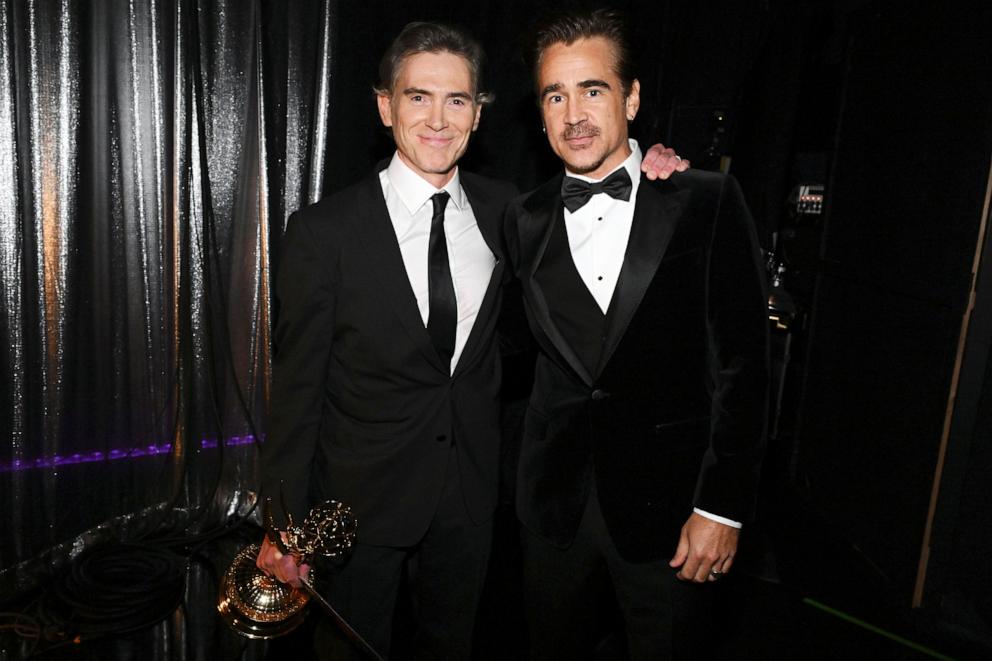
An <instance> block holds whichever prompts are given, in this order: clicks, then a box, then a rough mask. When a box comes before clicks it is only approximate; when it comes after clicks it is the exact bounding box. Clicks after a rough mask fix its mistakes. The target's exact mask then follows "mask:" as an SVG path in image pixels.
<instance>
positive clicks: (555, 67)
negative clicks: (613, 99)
mask: <svg viewBox="0 0 992 661" xmlns="http://www.w3.org/2000/svg"><path fill="white" fill-rule="evenodd" d="M615 61H616V55H615V54H614V52H613V44H612V43H610V41H609V40H607V39H605V38H604V37H591V38H588V39H585V38H583V39H576V40H575V41H574V42H572V43H571V44H564V43H557V44H553V45H551V46H549V47H548V48H546V49H545V50H544V52H543V53H542V54H541V66H540V67H539V69H538V83H539V87H544V86H545V85H549V84H553V83H561V84H566V85H567V84H569V83H574V82H579V81H583V80H593V79H598V80H607V81H610V80H613V79H615V78H616V77H617V76H616V73H615V72H614V64H615Z"/></svg>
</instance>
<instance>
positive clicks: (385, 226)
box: [354, 161, 446, 371]
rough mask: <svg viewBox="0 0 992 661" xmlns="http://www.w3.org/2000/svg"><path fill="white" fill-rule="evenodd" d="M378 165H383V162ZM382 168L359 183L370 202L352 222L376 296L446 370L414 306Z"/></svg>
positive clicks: (428, 356) (427, 355)
mask: <svg viewBox="0 0 992 661" xmlns="http://www.w3.org/2000/svg"><path fill="white" fill-rule="evenodd" d="M386 164H388V161H387V162H386ZM380 165H383V167H384V164H380ZM381 169H382V168H377V171H376V172H375V174H373V175H372V176H371V177H368V178H367V179H365V181H364V182H362V186H364V187H365V188H366V189H367V190H365V191H364V195H363V199H367V200H370V203H369V204H368V205H366V206H364V207H363V208H362V210H361V212H360V213H359V214H358V215H357V216H356V222H355V223H354V228H355V232H356V234H357V235H358V237H359V239H360V240H361V242H362V244H363V245H364V246H365V250H366V252H367V253H368V255H369V264H370V265H374V266H373V269H372V270H373V271H374V273H375V275H376V278H377V279H378V280H379V284H380V285H381V287H380V290H379V291H378V292H376V293H375V296H377V297H381V298H382V299H384V302H385V304H386V305H388V306H389V307H390V308H391V309H392V310H393V311H394V312H395V313H396V316H397V317H398V318H399V322H400V325H401V326H402V327H403V329H404V330H405V331H406V333H407V334H408V335H409V336H410V339H411V340H412V341H413V343H414V344H415V345H416V346H417V348H418V349H419V350H420V352H421V353H422V354H423V355H424V358H426V359H427V361H428V362H430V364H431V365H433V366H435V367H436V368H437V369H439V370H443V371H446V370H445V368H444V366H443V365H442V364H441V359H440V358H439V357H438V355H437V352H436V351H435V350H434V345H433V344H432V343H431V338H430V335H428V334H427V329H426V328H425V327H424V320H423V318H421V316H420V309H419V308H418V307H417V297H416V295H415V294H414V293H413V287H411V286H410V278H409V276H408V275H407V273H406V267H404V266H403V255H402V253H400V246H399V244H398V243H397V242H396V231H395V230H394V229H393V224H392V222H391V221H390V219H389V210H388V209H387V208H386V199H385V198H384V197H383V195H382V183H381V182H380V181H379V173H378V170H381Z"/></svg>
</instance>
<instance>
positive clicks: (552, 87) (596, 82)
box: [541, 78, 612, 99]
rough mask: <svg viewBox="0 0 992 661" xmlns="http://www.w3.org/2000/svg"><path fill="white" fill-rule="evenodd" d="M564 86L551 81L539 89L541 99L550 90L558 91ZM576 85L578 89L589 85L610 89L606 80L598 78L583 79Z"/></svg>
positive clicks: (550, 91)
mask: <svg viewBox="0 0 992 661" xmlns="http://www.w3.org/2000/svg"><path fill="white" fill-rule="evenodd" d="M564 87H565V86H564V85H562V84H561V83H552V84H551V85H548V86H547V87H545V88H544V89H542V90H541V98H542V99H543V98H544V97H546V96H547V95H548V94H551V93H552V92H558V91H560V90H561V89H562V88H564ZM577 87H579V88H580V89H589V88H591V87H602V88H603V89H612V88H611V87H610V84H609V83H608V82H606V81H605V80H599V79H598V78H592V79H590V80H583V81H581V82H579V84H578V85H577Z"/></svg>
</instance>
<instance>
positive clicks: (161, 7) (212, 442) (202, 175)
mask: <svg viewBox="0 0 992 661" xmlns="http://www.w3.org/2000/svg"><path fill="white" fill-rule="evenodd" d="M333 18H334V6H333V2H332V1H331V0H312V1H299V2H298V1H296V0H294V2H270V1H267V0H199V1H195V0H101V1H95V2H90V1H88V0H0V371H2V372H3V379H2V380H0V381H2V383H0V503H2V509H3V511H4V518H5V525H4V526H2V527H0V585H3V586H4V589H5V590H9V589H13V588H16V587H17V586H18V582H19V581H22V580H27V579H28V578H30V572H26V571H16V569H17V567H18V566H20V567H21V569H22V570H23V569H24V568H25V567H28V566H29V564H30V562H31V561H32V559H37V558H39V557H41V556H43V555H45V554H46V553H47V554H48V556H49V557H51V558H52V559H53V560H57V559H58V558H56V557H55V555H57V554H58V553H61V554H62V555H64V556H71V555H72V554H73V553H76V552H78V551H79V550H80V549H81V548H82V547H85V546H86V543H87V540H88V539H90V538H95V537H98V536H99V535H97V534H94V533H93V531H97V532H99V531H100V530H101V527H103V528H107V527H108V526H109V527H110V528H111V529H112V530H113V534H114V535H118V536H123V537H125V538H126V537H128V536H133V535H137V534H139V533H138V532H136V531H137V529H138V528H141V527H142V526H138V525H133V526H129V525H122V524H120V522H121V521H126V520H127V517H129V516H134V514H135V513H140V512H146V511H164V512H169V511H181V512H184V513H185V515H184V519H183V520H184V521H185V523H184V524H183V525H185V526H186V527H187V529H188V530H190V531H197V530H205V529H209V528H210V527H211V526H216V525H218V524H220V523H222V522H224V521H225V520H228V519H229V518H230V516H232V512H238V511H245V510H246V509H247V507H246V505H248V503H249V501H250V500H251V492H252V491H253V490H254V489H255V488H256V487H257V483H256V482H257V470H256V465H255V461H256V460H255V457H256V451H255V447H254V443H255V442H256V441H257V440H258V439H259V438H260V437H261V436H262V435H263V434H264V427H265V414H266V411H265V408H266V400H267V388H268V384H269V381H270V366H271V341H270V332H271V326H272V321H271V305H270V296H271V279H272V264H271V262H272V255H273V254H275V253H276V252H277V249H278V245H279V241H280V237H281V235H282V231H283V229H284V227H285V223H286V219H287V217H288V215H289V213H290V212H291V211H293V210H295V209H296V208H298V207H300V206H302V205H304V204H308V203H309V202H312V201H315V200H316V199H317V198H319V197H320V194H321V182H322V181H323V167H324V165H323V164H324V157H325V153H326V122H327V110H328V88H329V79H330V75H331V74H330V72H331V70H332V69H331V66H330V62H331V60H332V54H333V52H332V51H333V45H334V29H333V28H334V25H333V23H334V21H333ZM122 517H123V518H122ZM108 522H116V523H113V524H108ZM144 525H145V527H147V523H146V524H144ZM87 531H89V532H87ZM142 534H143V533H142ZM53 549H54V550H53ZM25 563H27V564H25Z"/></svg>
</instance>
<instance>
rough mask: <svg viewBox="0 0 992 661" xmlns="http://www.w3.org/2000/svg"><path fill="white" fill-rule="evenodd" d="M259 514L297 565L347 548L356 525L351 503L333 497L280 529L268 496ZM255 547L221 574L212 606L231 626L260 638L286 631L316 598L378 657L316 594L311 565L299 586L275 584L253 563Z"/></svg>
mask: <svg viewBox="0 0 992 661" xmlns="http://www.w3.org/2000/svg"><path fill="white" fill-rule="evenodd" d="M263 518H264V519H265V530H266V536H267V537H268V539H269V541H270V542H272V543H273V544H275V545H276V547H277V548H278V549H279V550H280V551H281V552H282V553H284V554H288V555H292V556H294V557H295V558H296V560H297V563H298V564H302V563H307V564H310V563H311V561H312V560H313V559H314V558H315V557H317V556H323V557H328V558H332V557H336V556H339V555H341V554H342V553H344V552H346V551H347V550H348V549H350V548H351V546H352V545H353V544H354V542H355V531H356V528H357V526H358V522H357V521H356V520H355V517H354V516H353V515H352V512H351V508H349V507H348V506H347V505H344V504H342V503H340V502H338V501H334V500H329V501H327V502H325V503H323V504H321V505H317V506H315V507H314V508H313V509H312V510H310V513H309V514H308V515H307V517H306V518H305V519H304V520H303V523H302V525H299V526H296V525H294V524H293V518H292V517H291V516H288V515H287V521H288V526H287V527H286V529H285V530H279V529H278V528H276V526H275V524H274V522H273V520H272V511H271V503H270V502H269V501H266V504H265V507H264V514H263ZM260 547H261V545H260V544H251V545H249V546H247V547H245V548H244V549H242V550H241V551H240V552H239V553H238V554H237V555H236V556H235V557H234V561H233V562H232V563H231V566H230V567H229V568H228V569H227V572H225V574H224V577H223V578H222V579H221V583H220V589H219V591H218V596H217V611H218V612H219V613H220V615H221V617H222V618H223V619H224V621H225V622H227V624H228V625H229V626H230V627H231V628H232V629H234V630H235V631H237V632H238V633H240V634H242V635H244V636H247V637H249V638H263V639H267V638H275V637H277V636H281V635H283V634H286V633H289V632H290V631H292V630H293V629H295V628H296V627H297V626H298V625H299V624H300V623H301V622H302V621H303V619H304V618H305V617H306V610H305V607H306V605H307V603H309V601H310V599H311V597H316V598H317V601H318V603H320V605H321V606H322V607H323V608H324V609H325V610H327V611H328V612H329V614H330V615H331V616H332V618H333V619H334V620H335V621H336V622H337V623H338V624H339V625H340V626H341V627H342V629H344V631H345V633H346V634H348V636H349V638H351V639H352V640H354V641H355V642H356V644H358V645H359V646H360V647H362V648H363V649H366V648H367V649H366V651H370V652H371V654H372V655H374V657H376V658H377V657H378V654H376V653H375V651H374V650H372V648H371V647H369V646H368V643H366V642H365V641H364V640H362V638H361V636H359V635H358V633H356V632H355V631H354V630H353V629H352V628H351V626H350V625H348V623H347V622H345V621H344V619H343V618H341V616H340V615H338V614H337V612H335V611H334V609H333V608H331V605H330V604H329V603H327V601H326V600H325V599H323V598H321V597H320V595H317V594H316V592H315V590H314V589H313V586H312V582H313V578H314V570H313V567H312V566H311V569H310V574H309V576H308V580H303V581H302V583H303V585H304V588H303V589H299V588H294V587H292V586H291V585H287V584H285V583H280V582H279V581H278V580H276V579H275V578H273V577H270V576H267V575H266V574H265V573H263V572H262V570H260V569H259V568H258V567H256V566H255V558H256V557H257V556H258V551H259V549H260Z"/></svg>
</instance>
